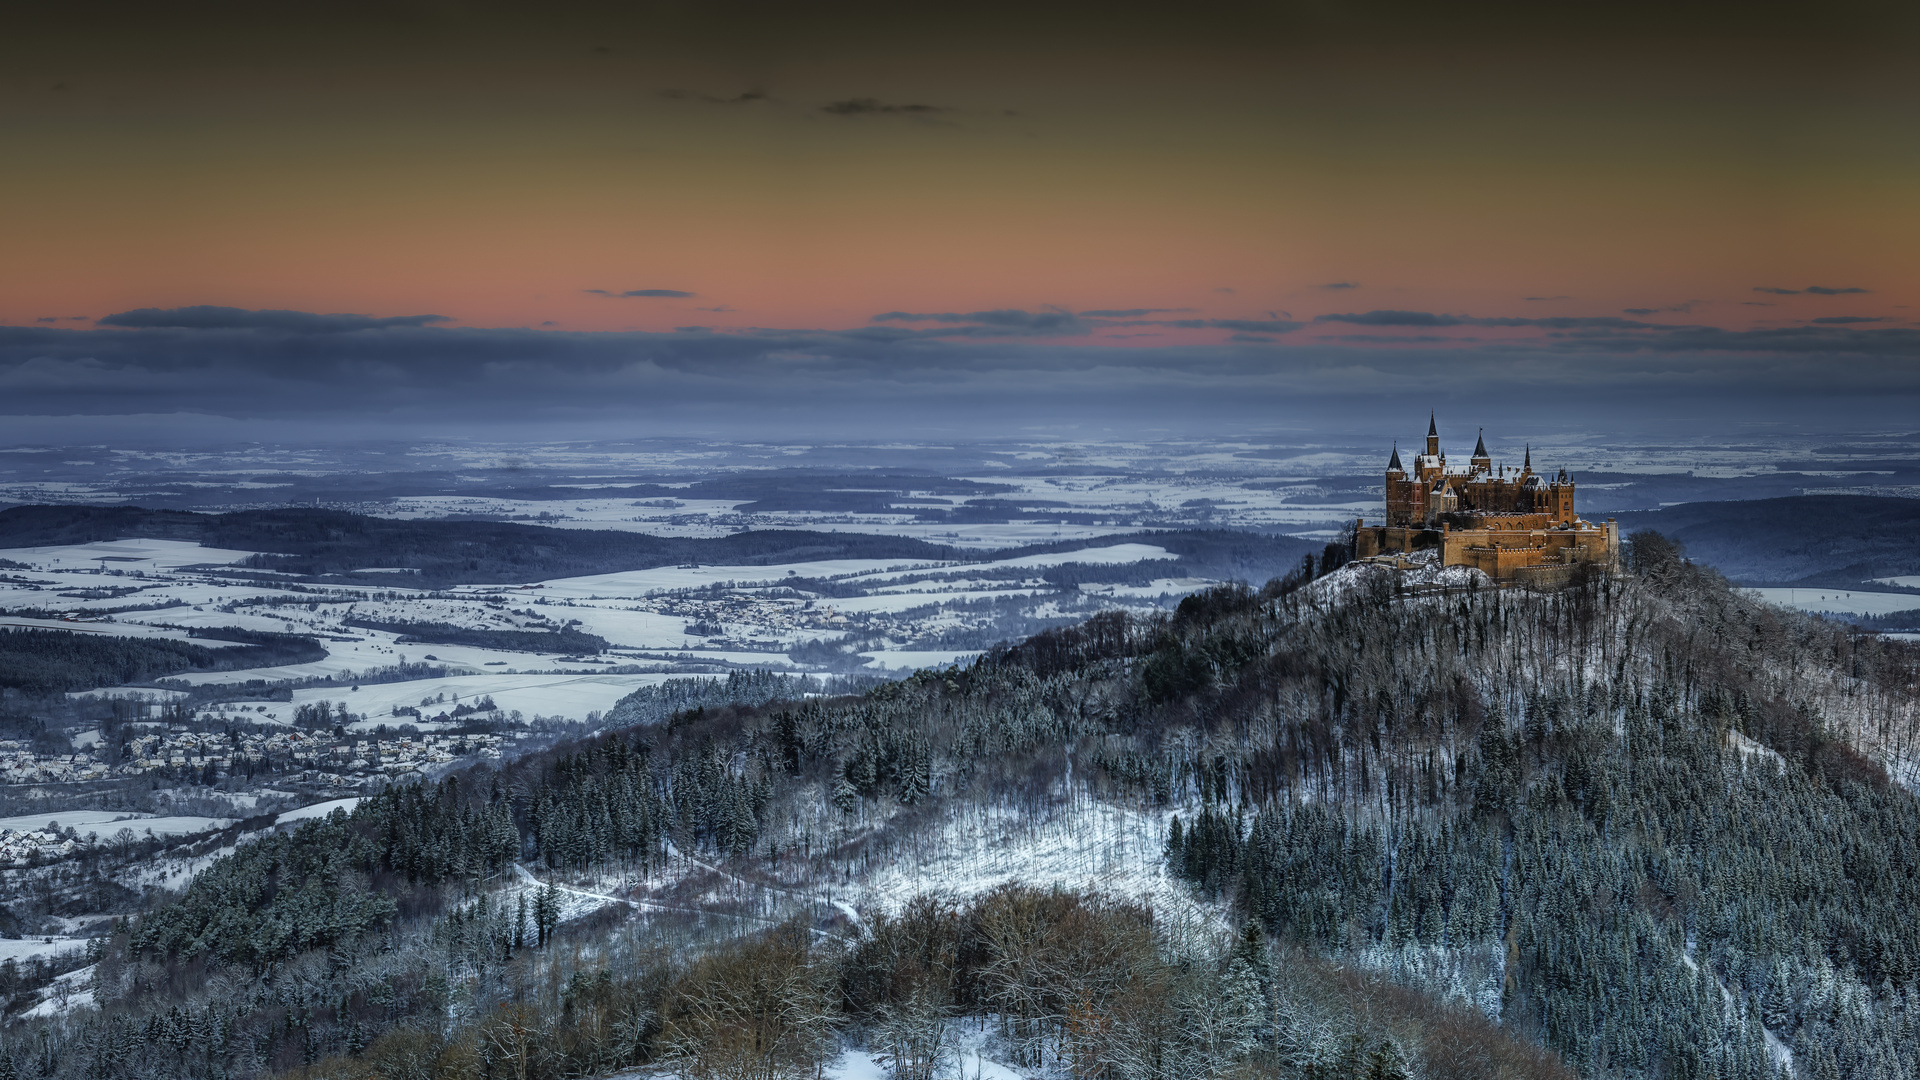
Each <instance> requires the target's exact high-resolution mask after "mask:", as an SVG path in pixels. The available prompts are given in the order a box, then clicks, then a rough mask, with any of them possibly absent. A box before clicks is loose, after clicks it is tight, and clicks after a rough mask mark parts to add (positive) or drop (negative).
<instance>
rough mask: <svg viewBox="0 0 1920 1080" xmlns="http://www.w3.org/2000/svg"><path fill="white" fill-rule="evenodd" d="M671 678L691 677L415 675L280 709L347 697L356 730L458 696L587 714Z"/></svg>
mask: <svg viewBox="0 0 1920 1080" xmlns="http://www.w3.org/2000/svg"><path fill="white" fill-rule="evenodd" d="M588 670H589V671H591V670H592V669H588ZM671 678H682V679H684V678H687V676H685V675H678V676H675V675H668V674H664V673H662V674H643V675H605V674H583V675H457V676H449V677H447V678H444V679H415V680H412V681H409V682H397V683H378V684H372V685H367V686H362V687H360V688H359V689H358V690H350V689H348V688H345V687H339V686H323V687H318V688H314V689H305V690H296V691H294V692H293V702H292V705H291V706H288V705H280V706H277V707H276V709H291V708H294V707H298V706H300V705H307V704H311V703H313V702H317V701H328V702H344V703H346V705H347V707H348V708H349V709H351V710H353V711H354V712H356V713H365V714H366V717H367V718H366V719H365V720H362V721H360V722H359V723H356V724H354V725H353V727H354V729H355V730H360V731H366V730H371V729H373V728H376V727H379V726H380V725H381V724H391V725H398V724H410V723H413V722H414V720H413V717H411V716H394V715H392V713H393V709H394V707H395V706H400V707H406V706H416V707H419V708H420V709H421V711H422V712H423V713H426V714H428V715H432V714H435V713H438V712H441V711H450V710H451V709H452V708H453V706H454V705H455V704H456V703H458V702H471V701H473V700H474V699H476V698H481V697H491V698H493V703H494V704H495V705H497V706H499V707H500V708H501V709H502V710H503V711H506V712H512V711H515V710H518V711H519V712H520V713H522V714H523V715H525V716H527V717H529V718H531V717H534V716H569V717H584V716H586V715H587V714H588V713H590V712H605V711H607V710H608V709H610V708H612V707H613V703H614V702H616V701H619V700H620V699H621V698H623V697H626V696H627V695H628V694H631V693H633V692H634V691H635V690H637V689H639V688H640V687H643V686H658V685H659V684H661V683H663V682H665V681H667V680H668V679H671ZM441 694H445V695H446V702H445V703H444V704H438V705H432V706H422V705H420V702H421V701H422V700H424V699H426V698H437V697H439V696H440V695H441Z"/></svg>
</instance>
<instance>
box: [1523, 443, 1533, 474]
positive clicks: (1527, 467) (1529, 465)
mask: <svg viewBox="0 0 1920 1080" xmlns="http://www.w3.org/2000/svg"><path fill="white" fill-rule="evenodd" d="M1521 472H1523V473H1528V474H1531V473H1532V472H1533V444H1532V443H1528V444H1527V459H1526V462H1525V464H1523V465H1522V466H1521Z"/></svg>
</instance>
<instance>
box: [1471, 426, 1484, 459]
mask: <svg viewBox="0 0 1920 1080" xmlns="http://www.w3.org/2000/svg"><path fill="white" fill-rule="evenodd" d="M1473 456H1474V457H1486V456H1487V429H1485V428H1481V429H1480V441H1479V442H1476V443H1474V444H1473Z"/></svg>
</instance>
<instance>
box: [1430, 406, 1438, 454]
mask: <svg viewBox="0 0 1920 1080" xmlns="http://www.w3.org/2000/svg"><path fill="white" fill-rule="evenodd" d="M1427 456H1428V457H1439V456H1440V425H1439V424H1438V423H1437V422H1435V420H1434V414H1433V413H1428V414H1427Z"/></svg>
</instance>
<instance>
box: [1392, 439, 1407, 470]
mask: <svg viewBox="0 0 1920 1080" xmlns="http://www.w3.org/2000/svg"><path fill="white" fill-rule="evenodd" d="M1387 475H1388V476H1405V475H1407V470H1405V469H1403V468H1401V467H1400V444H1399V443H1397V442H1396V443H1394V444H1393V457H1392V458H1391V459H1389V460H1388V461H1387Z"/></svg>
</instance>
